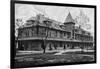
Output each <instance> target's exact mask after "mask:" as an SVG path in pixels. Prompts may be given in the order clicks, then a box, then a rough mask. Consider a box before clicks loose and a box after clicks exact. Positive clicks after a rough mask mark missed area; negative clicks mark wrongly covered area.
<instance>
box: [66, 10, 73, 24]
mask: <svg viewBox="0 0 100 69" xmlns="http://www.w3.org/2000/svg"><path fill="white" fill-rule="evenodd" d="M68 22H73V23H74V19H73V18H72V16H71V14H70V12H69V14H68V16H67V18H66V19H65V23H68Z"/></svg>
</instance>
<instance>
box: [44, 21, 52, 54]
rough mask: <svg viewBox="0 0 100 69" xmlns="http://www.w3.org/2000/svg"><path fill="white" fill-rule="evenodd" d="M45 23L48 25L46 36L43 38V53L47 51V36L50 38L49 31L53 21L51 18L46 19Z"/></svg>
mask: <svg viewBox="0 0 100 69" xmlns="http://www.w3.org/2000/svg"><path fill="white" fill-rule="evenodd" d="M44 24H45V25H46V27H47V28H46V35H45V38H44V39H43V50H44V51H43V53H45V51H46V43H47V38H48V33H49V28H50V26H51V21H49V20H46V21H44Z"/></svg>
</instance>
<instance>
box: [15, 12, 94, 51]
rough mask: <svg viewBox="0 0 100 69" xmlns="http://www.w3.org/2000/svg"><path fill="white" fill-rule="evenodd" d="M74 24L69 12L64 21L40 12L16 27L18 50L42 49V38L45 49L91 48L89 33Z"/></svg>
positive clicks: (91, 39) (92, 42) (91, 40)
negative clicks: (61, 21)
mask: <svg viewBox="0 0 100 69" xmlns="http://www.w3.org/2000/svg"><path fill="white" fill-rule="evenodd" d="M75 24H76V23H75V20H74V19H73V17H72V16H71V13H69V14H68V16H67V17H66V19H65V22H64V23H60V22H58V21H55V20H53V19H50V18H48V17H45V16H44V15H42V14H38V15H37V16H36V17H31V18H29V19H28V20H27V21H26V23H25V24H24V25H23V26H21V27H20V28H19V29H18V40H17V42H18V50H43V49H42V47H41V45H42V42H43V40H45V41H46V42H45V43H46V50H53V49H57V50H60V49H69V48H71V49H73V48H93V47H94V46H93V45H94V41H93V36H92V35H91V33H90V32H88V31H86V30H84V29H83V28H81V26H75Z"/></svg>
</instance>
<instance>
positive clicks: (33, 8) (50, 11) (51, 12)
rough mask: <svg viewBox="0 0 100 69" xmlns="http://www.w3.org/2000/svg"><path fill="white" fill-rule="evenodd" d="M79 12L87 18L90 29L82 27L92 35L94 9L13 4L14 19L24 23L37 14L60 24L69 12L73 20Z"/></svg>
mask: <svg viewBox="0 0 100 69" xmlns="http://www.w3.org/2000/svg"><path fill="white" fill-rule="evenodd" d="M80 10H82V12H83V13H84V14H85V15H86V16H87V17H88V18H89V22H87V24H89V25H90V26H91V28H90V29H87V25H86V26H85V27H84V29H85V30H87V31H90V32H91V33H94V9H93V8H79V7H68V6H66V7H65V6H63V7H62V6H47V5H34V4H33V5H32V4H31V5H30V4H15V19H17V18H21V19H23V21H24V22H25V21H26V20H27V19H28V18H30V17H32V16H36V15H37V14H40V13H41V14H43V15H45V16H46V17H49V18H50V19H54V20H56V21H59V22H61V23H64V21H65V19H66V17H67V15H68V13H69V12H70V13H71V15H72V17H73V19H75V18H76V17H77V16H79V14H80Z"/></svg>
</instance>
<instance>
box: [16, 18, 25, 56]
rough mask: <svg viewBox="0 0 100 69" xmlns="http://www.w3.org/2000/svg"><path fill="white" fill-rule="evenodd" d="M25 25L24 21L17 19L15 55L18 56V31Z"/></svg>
mask: <svg viewBox="0 0 100 69" xmlns="http://www.w3.org/2000/svg"><path fill="white" fill-rule="evenodd" d="M22 25H23V21H22V19H20V18H18V19H15V46H14V49H15V50H14V51H15V52H14V53H15V55H16V52H17V50H16V46H18V29H19V28H20V27H21V26H22Z"/></svg>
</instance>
